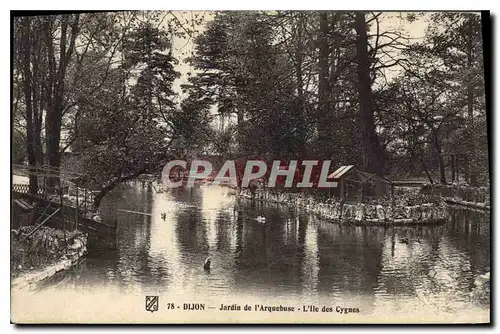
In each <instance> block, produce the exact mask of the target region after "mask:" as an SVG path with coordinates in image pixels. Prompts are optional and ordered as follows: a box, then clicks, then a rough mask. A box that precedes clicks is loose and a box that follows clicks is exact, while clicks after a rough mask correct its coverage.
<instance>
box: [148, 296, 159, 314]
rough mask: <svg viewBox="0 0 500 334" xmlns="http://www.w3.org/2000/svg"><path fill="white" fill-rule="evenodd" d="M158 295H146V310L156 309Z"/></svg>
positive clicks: (152, 310)
mask: <svg viewBox="0 0 500 334" xmlns="http://www.w3.org/2000/svg"><path fill="white" fill-rule="evenodd" d="M159 299H160V297H159V296H146V311H149V312H151V313H152V312H155V311H158V301H159Z"/></svg>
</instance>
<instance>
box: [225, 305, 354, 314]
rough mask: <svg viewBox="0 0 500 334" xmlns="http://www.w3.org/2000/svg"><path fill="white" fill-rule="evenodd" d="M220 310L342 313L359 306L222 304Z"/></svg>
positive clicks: (350, 311)
mask: <svg viewBox="0 0 500 334" xmlns="http://www.w3.org/2000/svg"><path fill="white" fill-rule="evenodd" d="M218 310H219V311H257V312H303V313H315V312H316V313H319V312H323V313H330V312H336V313H340V314H348V313H359V308H358V307H344V306H339V305H337V306H316V305H301V306H298V307H295V306H287V305H263V304H254V305H250V304H245V305H239V304H231V305H227V304H221V305H220V307H219V309H218Z"/></svg>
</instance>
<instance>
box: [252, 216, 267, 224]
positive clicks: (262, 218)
mask: <svg viewBox="0 0 500 334" xmlns="http://www.w3.org/2000/svg"><path fill="white" fill-rule="evenodd" d="M255 219H256V220H257V221H258V222H259V223H261V224H265V222H266V217H262V216H258V217H257V218H255Z"/></svg>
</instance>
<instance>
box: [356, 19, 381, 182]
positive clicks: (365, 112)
mask: <svg viewBox="0 0 500 334" xmlns="http://www.w3.org/2000/svg"><path fill="white" fill-rule="evenodd" d="M355 27H356V58H357V62H358V95H359V116H358V119H359V128H360V132H361V143H362V147H361V152H362V153H361V154H362V161H363V168H364V169H365V170H366V171H368V172H371V173H378V174H383V171H384V166H383V157H382V150H381V147H380V141H379V138H378V135H377V132H376V129H375V120H374V115H373V101H372V87H371V79H370V61H369V59H368V40H367V33H366V30H367V26H366V21H365V14H364V13H362V12H356V14H355Z"/></svg>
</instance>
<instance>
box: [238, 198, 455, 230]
mask: <svg viewBox="0 0 500 334" xmlns="http://www.w3.org/2000/svg"><path fill="white" fill-rule="evenodd" d="M237 196H240V197H242V198H247V199H253V200H259V201H265V202H271V203H279V204H284V205H288V206H293V207H299V208H301V209H304V210H305V211H307V212H309V213H313V214H317V215H318V216H321V217H323V218H327V219H331V220H334V221H337V222H344V223H352V224H360V225H389V224H390V225H411V224H436V223H443V222H446V221H447V219H448V212H447V210H446V203H444V202H441V203H439V204H434V203H424V204H421V205H415V206H397V207H395V208H394V209H393V208H391V207H384V206H382V205H380V204H378V205H376V204H363V203H358V204H343V205H341V204H340V203H332V204H329V203H318V202H317V201H315V200H314V199H313V198H312V197H307V196H303V195H301V194H292V193H278V194H270V193H267V192H262V193H260V194H257V195H256V196H253V195H252V194H251V193H250V192H248V191H246V190H242V191H241V192H240V193H239V195H237Z"/></svg>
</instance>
